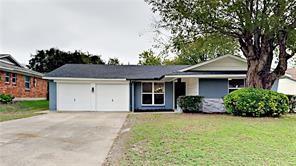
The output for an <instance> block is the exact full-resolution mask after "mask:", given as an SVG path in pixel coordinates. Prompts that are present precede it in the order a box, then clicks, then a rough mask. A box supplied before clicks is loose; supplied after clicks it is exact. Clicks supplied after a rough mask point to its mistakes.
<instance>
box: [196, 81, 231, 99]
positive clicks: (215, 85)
mask: <svg viewBox="0 0 296 166" xmlns="http://www.w3.org/2000/svg"><path fill="white" fill-rule="evenodd" d="M227 94H228V79H199V95H200V96H204V97H206V98H221V97H223V96H225V95H227Z"/></svg>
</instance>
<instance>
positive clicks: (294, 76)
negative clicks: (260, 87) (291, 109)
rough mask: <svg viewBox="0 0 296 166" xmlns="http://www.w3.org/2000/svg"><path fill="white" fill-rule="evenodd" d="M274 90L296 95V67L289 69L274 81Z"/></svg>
mask: <svg viewBox="0 0 296 166" xmlns="http://www.w3.org/2000/svg"><path fill="white" fill-rule="evenodd" d="M272 90H275V91H277V92H281V93H284V94H289V95H296V68H290V69H287V71H286V74H285V75H284V76H283V77H282V78H280V79H279V80H277V81H276V82H275V83H274V85H273V87H272Z"/></svg>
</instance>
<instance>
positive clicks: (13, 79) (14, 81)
mask: <svg viewBox="0 0 296 166" xmlns="http://www.w3.org/2000/svg"><path fill="white" fill-rule="evenodd" d="M11 75H12V78H11V81H12V83H13V84H16V73H12V74H11Z"/></svg>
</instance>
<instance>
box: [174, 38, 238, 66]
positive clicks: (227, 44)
mask: <svg viewBox="0 0 296 166" xmlns="http://www.w3.org/2000/svg"><path fill="white" fill-rule="evenodd" d="M174 45H175V46H176V47H177V48H176V50H178V51H176V52H177V56H176V57H175V58H174V59H173V62H174V64H178V65H195V64H197V63H200V62H203V61H207V60H210V59H213V58H216V57H218V56H221V55H226V54H231V55H239V44H238V43H237V42H235V40H233V39H232V38H227V37H223V36H220V35H216V34H213V35H207V36H200V37H198V38H196V39H195V40H194V41H193V42H185V41H184V42H183V41H180V40H178V41H176V42H175V44H174Z"/></svg>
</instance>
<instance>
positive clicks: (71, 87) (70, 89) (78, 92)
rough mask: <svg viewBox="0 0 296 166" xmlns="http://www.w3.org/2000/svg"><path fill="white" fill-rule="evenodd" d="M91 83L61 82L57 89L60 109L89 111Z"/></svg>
mask: <svg viewBox="0 0 296 166" xmlns="http://www.w3.org/2000/svg"><path fill="white" fill-rule="evenodd" d="M90 87H91V86H90V84H70V83H59V84H58V90H57V97H58V103H57V108H58V110H62V111H89V110H91V91H90Z"/></svg>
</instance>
